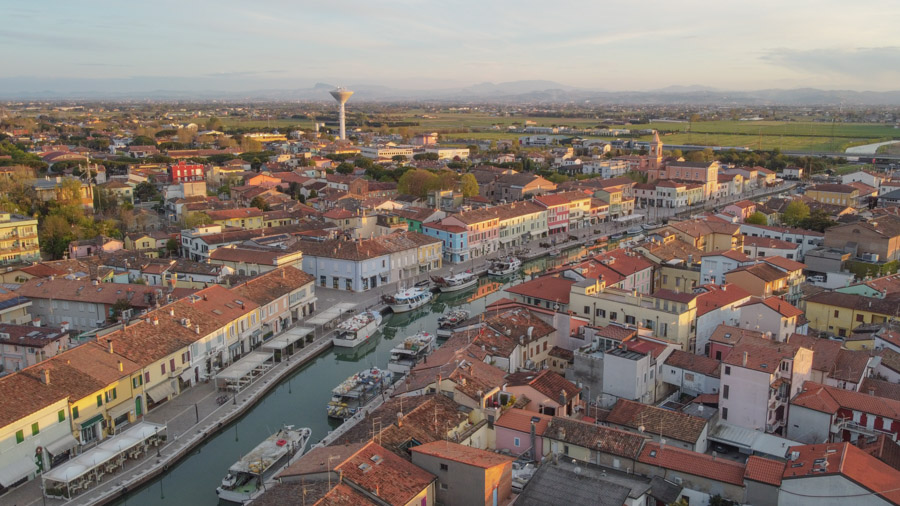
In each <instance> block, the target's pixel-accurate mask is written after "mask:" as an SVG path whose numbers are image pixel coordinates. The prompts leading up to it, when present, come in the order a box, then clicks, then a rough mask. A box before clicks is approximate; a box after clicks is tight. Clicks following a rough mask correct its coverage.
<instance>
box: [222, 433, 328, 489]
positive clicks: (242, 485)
mask: <svg viewBox="0 0 900 506" xmlns="http://www.w3.org/2000/svg"><path fill="white" fill-rule="evenodd" d="M311 435H312V430H310V429H308V428H302V429H295V428H294V427H293V426H292V425H287V426H284V427H282V428H281V430H279V431H278V432H276V433H275V434H272V435H271V436H269V437H267V438H266V439H265V440H263V442H261V443H260V444H258V445H257V446H256V448H254V449H252V450H250V452H249V453H247V454H246V455H244V456H243V457H241V459H240V460H238V461H237V462H235V463H234V464H232V465H231V467H229V468H228V474H227V475H225V478H223V479H222V483H221V485H219V487H218V488H216V494H217V495H218V496H219V500H220V501H223V502H227V503H234V504H245V503H247V502H248V501H252V500H253V499H256V498H257V497H259V496H260V495H261V494H262V493H263V492H264V491H265V488H264V486H263V484H264V483H265V482H266V481H267V480H269V479H271V478H272V477H274V476H275V475H276V474H277V473H278V472H280V471H281V470H282V469H284V468H285V467H287V466H288V465H289V464H291V463H292V462H293V461H294V460H296V459H297V458H299V457H300V456H302V455H303V452H305V451H306V445H307V443H309V438H310V436H311Z"/></svg>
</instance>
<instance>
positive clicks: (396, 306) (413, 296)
mask: <svg viewBox="0 0 900 506" xmlns="http://www.w3.org/2000/svg"><path fill="white" fill-rule="evenodd" d="M433 296H434V295H433V294H432V293H431V292H430V291H429V290H424V289H421V288H407V289H406V290H402V291H400V292H397V293H395V294H394V295H388V296H385V297H384V299H385V301H386V302H387V303H388V305H389V306H391V310H392V311H393V312H395V313H405V312H407V311H412V310H413V309H417V308H420V307H422V306H424V305H425V304H428V303H429V302H431V298H432V297H433Z"/></svg>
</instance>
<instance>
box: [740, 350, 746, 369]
mask: <svg viewBox="0 0 900 506" xmlns="http://www.w3.org/2000/svg"><path fill="white" fill-rule="evenodd" d="M741 363H742V364H743V366H744V367H747V352H746V351H745V352H744V359H743V361H742V362H741Z"/></svg>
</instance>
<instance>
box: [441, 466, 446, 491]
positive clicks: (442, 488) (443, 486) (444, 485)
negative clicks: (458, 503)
mask: <svg viewBox="0 0 900 506" xmlns="http://www.w3.org/2000/svg"><path fill="white" fill-rule="evenodd" d="M441 465H444V464H441ZM441 490H447V484H446V483H441Z"/></svg>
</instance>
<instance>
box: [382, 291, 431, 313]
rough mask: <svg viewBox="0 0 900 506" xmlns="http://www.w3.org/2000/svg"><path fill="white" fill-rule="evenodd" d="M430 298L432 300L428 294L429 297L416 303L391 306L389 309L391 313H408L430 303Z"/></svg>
mask: <svg viewBox="0 0 900 506" xmlns="http://www.w3.org/2000/svg"><path fill="white" fill-rule="evenodd" d="M432 298H433V296H432V295H430V294H429V296H427V297H425V298H423V299H421V300H419V301H417V302H413V303H405V304H391V305H390V308H391V311H393V312H395V313H406V312H408V311H414V310H416V309H419V308H420V307H422V306H424V305H425V304H428V303H429V302H431V299H432Z"/></svg>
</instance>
